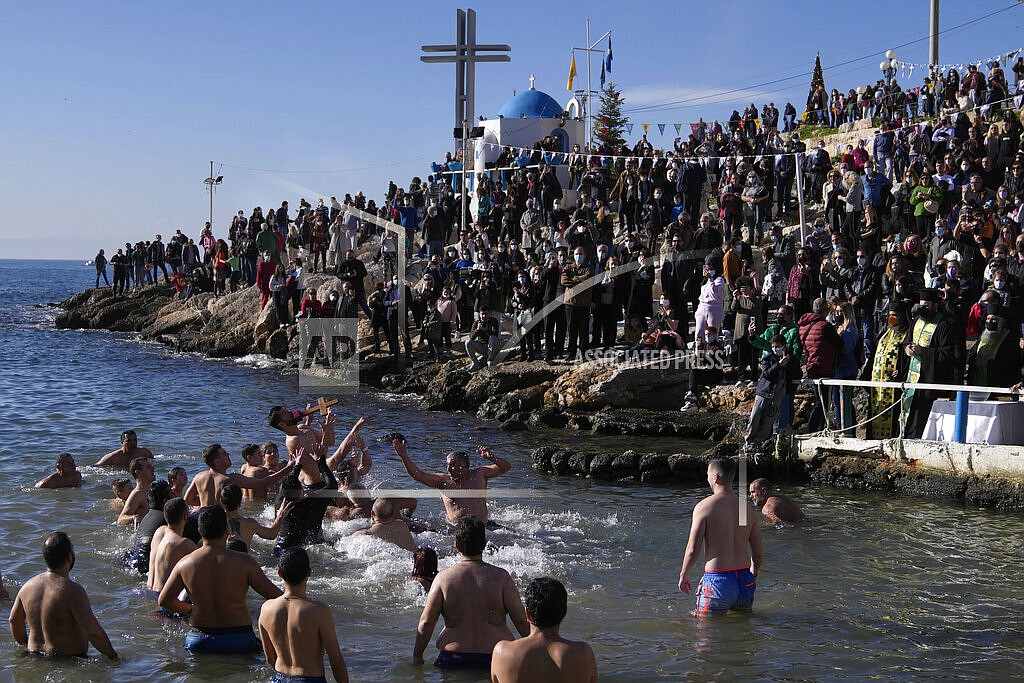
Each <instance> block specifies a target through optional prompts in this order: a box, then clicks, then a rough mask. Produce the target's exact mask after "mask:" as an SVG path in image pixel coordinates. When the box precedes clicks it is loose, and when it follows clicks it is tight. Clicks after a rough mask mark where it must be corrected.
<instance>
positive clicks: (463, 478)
mask: <svg viewBox="0 0 1024 683" xmlns="http://www.w3.org/2000/svg"><path fill="white" fill-rule="evenodd" d="M391 445H392V446H394V447H395V453H396V454H398V457H399V458H401V459H402V464H403V465H405V470H406V471H407V472H408V473H409V476H411V477H412V478H413V479H415V480H416V481H418V482H419V483H421V484H425V485H426V486H429V487H431V488H435V489H441V491H442V495H441V499H442V500H443V501H444V509H445V512H446V513H448V521H449V522H451V523H452V524H455V523H457V522H458V521H459V520H460V519H462V518H464V517H468V516H470V515H472V516H473V517H476V518H477V519H479V520H480V521H481V522H483V523H484V524H487V525H488V526H492V525H491V524H489V523H488V520H487V498H486V497H485V493H484V492H485V491H486V490H487V480H488V479H491V478H493V477H497V476H498V475H501V474H505V473H506V472H508V471H509V470H511V469H512V465H511V464H510V463H509V461H508V460H505V459H504V458H499V457H498V456H496V455H494V454H493V453H491V449H490V448H488V447H487V446H479V447H477V449H476V450H477V452H478V453H479V454H480V457H482V458H484V459H485V460H488V461H490V463H491V464H490V465H485V466H484V467H474V468H472V469H470V467H469V454H468V453H466V452H465V451H452V452H451V453H449V454H448V458H447V464H448V472H447V474H441V473H437V474H431V473H429V472H424V471H423V470H421V469H420V468H419V467H417V466H416V464H415V463H414V462H413V461H412V460H410V459H409V451H408V450H406V447H405V442H404V441H399V440H397V439H396V440H395V441H393V442H392V444H391ZM453 490H462V491H466V492H467V493H470V494H471V495H469V496H466V497H462V496H459V495H453V494H451V493H448V492H449V491H453Z"/></svg>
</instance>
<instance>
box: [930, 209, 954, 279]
mask: <svg viewBox="0 0 1024 683" xmlns="http://www.w3.org/2000/svg"><path fill="white" fill-rule="evenodd" d="M956 244H957V243H956V240H955V239H954V238H953V235H952V234H951V233H950V231H949V228H948V227H947V225H946V221H945V220H944V219H941V218H937V219H936V220H935V232H933V233H932V237H931V240H930V241H929V242H928V259H927V271H928V275H929V276H931V277H933V278H935V277H938V275H939V273H937V272H936V271H935V264H936V262H937V261H939V260H940V259H942V258H943V257H944V256H945V255H946V254H947V253H949V252H950V251H952V250H953V249H955V248H956Z"/></svg>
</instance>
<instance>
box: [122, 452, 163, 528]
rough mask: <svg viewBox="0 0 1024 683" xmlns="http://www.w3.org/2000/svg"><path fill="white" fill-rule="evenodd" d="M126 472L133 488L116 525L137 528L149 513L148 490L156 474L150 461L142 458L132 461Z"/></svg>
mask: <svg viewBox="0 0 1024 683" xmlns="http://www.w3.org/2000/svg"><path fill="white" fill-rule="evenodd" d="M128 471H129V472H130V473H131V475H132V476H133V477H134V478H135V488H134V489H132V492H131V493H129V494H128V498H127V499H126V500H125V501H124V507H123V508H122V509H121V514H119V515H118V516H117V523H118V524H120V525H122V526H125V525H127V524H134V525H135V526H136V527H137V526H138V525H139V522H141V521H142V518H143V517H145V516H146V513H147V512H149V488H150V487H151V486H152V485H153V481H154V480H155V479H156V472H154V471H153V463H152V462H151V461H150V459H149V458H146V457H142V456H140V457H138V458H135V459H134V460H132V463H131V465H129V466H128Z"/></svg>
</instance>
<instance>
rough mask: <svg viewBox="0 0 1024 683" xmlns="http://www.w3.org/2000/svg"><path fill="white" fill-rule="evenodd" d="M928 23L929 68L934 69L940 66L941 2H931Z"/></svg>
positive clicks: (932, 0) (934, 0)
mask: <svg viewBox="0 0 1024 683" xmlns="http://www.w3.org/2000/svg"><path fill="white" fill-rule="evenodd" d="M929 19H930V20H929V22H928V33H929V36H930V38H929V40H928V66H929V67H931V68H932V69H934V68H935V67H936V66H938V64H939V0H931V11H930V12H929Z"/></svg>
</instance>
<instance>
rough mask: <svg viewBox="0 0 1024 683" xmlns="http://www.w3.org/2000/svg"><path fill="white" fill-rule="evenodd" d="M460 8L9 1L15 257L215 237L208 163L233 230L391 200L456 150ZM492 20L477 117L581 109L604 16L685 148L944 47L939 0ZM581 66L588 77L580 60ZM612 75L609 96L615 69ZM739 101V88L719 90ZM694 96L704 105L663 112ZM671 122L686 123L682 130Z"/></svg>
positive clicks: (5, 242)
mask: <svg viewBox="0 0 1024 683" xmlns="http://www.w3.org/2000/svg"><path fill="white" fill-rule="evenodd" d="M1014 5H1016V3H1013V2H1010V0H971V1H970V2H963V1H958V2H954V1H952V0H943V3H942V16H941V28H943V29H948V28H950V27H953V26H955V25H958V24H962V23H964V22H967V21H970V20H972V19H975V18H977V17H980V16H983V15H985V14H988V13H991V12H995V11H997V10H1000V9H1002V8H1005V7H1011V6H1012V8H1011V9H1008V10H1007V11H1003V12H1000V13H998V14H996V15H995V16H993V17H991V18H988V19H985V20H983V21H980V22H978V23H974V24H971V25H969V26H966V27H963V28H960V29H957V30H951V31H947V32H946V33H944V34H943V35H942V38H941V46H940V62H942V63H959V62H966V61H970V60H977V59H981V58H984V57H989V56H992V55H995V54H998V53H1002V52H1007V51H1010V50H1013V49H1016V48H1018V47H1021V46H1022V45H1024V34H1022V32H1021V30H1020V29H1021V24H1022V21H1024V6H1020V5H1016V6H1014ZM460 6H462V7H466V6H467V5H465V4H463V5H460V4H458V3H452V2H447V1H443V2H416V3H412V2H405V1H404V0H397V1H395V2H391V3H378V2H358V3H357V2H348V1H344V2H342V1H338V2H316V3H312V2H301V1H297V2H290V3H281V2H259V1H257V2H247V3H241V2H224V3H210V2H203V3H198V2H174V3H156V2H104V3H81V2H49V3H24V2H22V3H9V4H8V5H6V6H5V10H4V20H3V22H2V25H0V63H2V64H3V65H4V67H3V69H2V71H0V86H2V92H3V94H4V103H3V106H2V107H0V154H2V158H3V162H2V163H0V199H2V203H3V206H4V217H3V223H2V228H0V257H8V258H29V257H37V258H76V259H77V258H81V259H83V260H84V259H88V258H91V257H92V256H93V255H94V254H95V253H96V251H97V249H99V248H100V247H104V248H106V249H108V250H109V249H111V248H115V247H116V245H117V244H118V243H122V244H123V243H124V242H125V241H126V240H129V239H130V240H132V241H135V240H138V239H147V238H152V236H153V235H154V234H155V233H156V232H162V233H163V234H164V235H165V236H166V235H167V234H168V233H171V232H173V230H174V229H175V228H179V227H180V228H182V229H183V230H184V231H185V232H186V234H189V235H192V236H197V234H198V231H199V229H200V228H201V227H202V224H203V221H204V220H206V216H207V213H208V210H209V207H208V199H207V194H206V188H205V186H204V185H203V182H202V181H203V179H204V178H205V177H206V176H207V175H208V173H209V161H210V160H211V159H212V160H214V161H216V162H217V165H216V166H215V173H216V174H223V176H224V183H223V185H222V186H221V187H220V188H219V189H218V191H217V194H216V197H215V213H214V232H215V234H216V235H218V236H219V235H222V234H224V233H225V232H226V223H227V221H228V219H229V217H230V216H231V215H232V214H233V213H234V212H235V211H237V210H238V209H245V211H246V212H247V213H248V212H249V210H250V209H251V208H252V207H253V206H255V205H257V204H259V205H262V206H263V207H264V208H266V207H268V206H278V205H279V204H280V202H281V200H283V199H288V200H289V201H290V202H291V203H292V204H297V200H298V198H299V197H300V196H303V197H306V198H307V199H310V200H311V201H313V202H315V200H316V199H317V197H320V196H324V197H327V196H330V195H331V194H334V195H337V196H338V197H339V198H340V197H341V196H343V195H344V193H345V192H355V191H356V190H360V189H361V190H363V192H364V193H366V194H367V195H368V196H370V197H379V196H380V195H381V194H382V193H383V191H384V188H385V187H386V184H387V181H388V180H389V179H394V180H395V181H396V182H398V183H399V184H403V185H405V184H407V183H408V180H409V178H411V177H412V176H413V175H420V176H426V175H427V173H429V170H428V164H429V162H430V161H431V160H432V159H440V158H442V157H443V155H444V152H445V151H447V150H448V149H450V148H451V145H452V141H451V137H450V136H451V127H452V119H453V116H454V113H453V110H454V104H453V99H454V96H453V87H454V74H453V71H454V67H452V66H451V65H437V64H423V63H421V62H420V61H419V56H420V49H419V48H420V45H423V44H432V43H448V42H453V40H454V30H455V10H456V8H458V7H460ZM824 8H827V9H824ZM833 8H834V9H833ZM475 9H476V10H477V12H478V28H477V39H478V41H480V42H482V43H507V44H509V45H510V46H511V47H512V52H511V56H512V62H511V63H508V64H482V65H480V66H478V68H477V98H476V109H477V113H478V114H484V115H493V114H494V113H495V112H497V110H498V109H500V108H501V105H502V104H503V103H504V102H505V101H506V100H507V99H508V98H509V97H510V96H511V95H512V92H513V91H514V90H523V89H525V88H527V87H528V85H529V77H530V74H536V76H537V88H538V89H540V90H544V91H546V92H548V93H549V94H551V95H552V96H553V97H555V98H556V99H557V100H559V101H566V99H567V95H568V93H567V91H566V90H565V84H566V77H567V75H568V67H569V54H570V47H572V46H580V45H582V44H583V43H584V38H585V35H584V30H585V25H584V19H585V17H586V16H587V15H588V14H589V16H590V19H591V33H592V36H593V37H595V38H596V37H597V36H599V35H601V34H602V33H604V32H605V31H606V30H608V29H611V30H612V31H613V39H612V41H613V49H614V61H613V65H612V74H611V76H612V79H613V80H614V81H615V83H616V84H618V85H619V86H620V87H621V88H622V90H623V93H624V95H625V97H626V102H627V113H628V110H629V108H632V107H639V106H647V107H653V108H651V109H647V110H644V111H642V112H634V113H632V114H631V118H632V121H633V122H634V123H637V124H639V123H650V124H652V125H651V131H650V133H649V137H650V139H651V140H652V142H654V144H655V145H656V146H660V145H666V146H668V145H671V141H672V139H673V138H674V137H675V131H674V129H673V127H672V125H671V124H674V123H682V124H684V130H685V124H687V123H688V122H690V121H696V120H697V117H698V116H700V115H702V116H704V118H705V119H711V118H716V117H723V116H728V114H729V113H730V112H731V111H732V109H733V108H738V107H742V106H743V105H745V104H746V103H749V102H750V101H754V102H756V103H757V104H758V105H760V104H762V103H763V102H764V101H765V100H768V99H771V100H774V101H775V103H776V104H777V105H778V106H779V108H780V109H781V108H782V104H784V102H785V101H786V100H792V101H793V102H794V104H796V105H797V106H798V107H800V106H801V105H802V103H803V100H804V98H805V96H806V92H807V86H808V83H809V80H810V78H809V76H808V75H803V74H807V73H809V72H810V69H811V67H812V65H813V62H814V55H815V52H818V51H820V52H821V60H822V64H823V65H824V67H825V82H826V86H827V87H828V88H829V89H831V88H832V87H842V88H844V89H849V88H850V87H856V86H857V85H860V84H863V83H866V82H874V81H875V80H876V79H877V78H878V77H879V70H878V63H879V61H880V60H881V58H882V53H883V52H884V51H885V50H886V49H887V48H890V47H894V46H898V45H902V44H904V43H911V41H916V42H913V43H912V44H910V45H907V46H905V47H898V48H897V53H898V58H899V59H902V60H904V61H907V62H916V63H923V62H926V61H927V56H928V52H927V50H928V48H927V41H926V36H927V33H928V2H927V0H912V1H909V2H880V1H877V0H863V1H861V2H857V3H853V4H844V5H843V6H842V7H841V8H840V6H839V4H838V3H832V2H828V3H824V4H823V3H820V2H804V1H799V2H796V1H795V2H774V3H765V2H754V1H750V0H742V1H740V0H736V1H733V2H718V3H708V2H702V3H693V2H688V1H687V2H682V1H680V0H664V1H661V2H653V1H651V2H643V1H635V2H634V1H631V2H627V3H624V2H621V0H618V1H616V2H611V1H606V0H592V1H589V2H586V3H582V2H563V3H557V2H554V3H553V2H536V1H534V0H521V1H519V2H515V3H484V2H481V3H477V4H476V6H475ZM838 64H843V65H842V66H833V65H838ZM578 65H579V71H580V77H581V79H583V80H581V81H580V82H578V84H577V87H580V86H579V83H583V84H585V78H586V71H585V66H584V62H583V61H582V58H581V59H580V60H579V62H578ZM593 68H594V86H595V87H596V86H597V73H598V71H599V68H600V67H599V63H598V61H597V58H596V57H595V59H594V62H593ZM921 76H922V74H921V72H920V71H919V70H917V71H915V73H914V74H913V76H912V77H911V78H909V79H904V83H906V84H909V85H916V84H919V83H920V79H921ZM788 77H794V78H789V79H788V80H780V79H787V78H788ZM770 81H777V82H774V83H769V82H770ZM908 81H909V83H908ZM722 90H735V92H732V93H729V94H725V95H716V94H715V93H717V92H720V91H722ZM707 95H712V96H711V97H705V99H702V100H699V101H692V99H691V98H693V97H703V96H707ZM680 100H690V101H689V102H684V103H683V104H679V105H664V103H668V102H676V101H680ZM659 105H664V106H659ZM657 123H665V124H668V126H667V127H666V130H665V133H664V135H660V134H659V133H658V131H657V127H656V126H655V125H654V124H657ZM640 132H641V130H640V126H639V125H637V126H636V127H635V128H634V129H633V134H632V136H631V137H632V138H633V139H635V138H637V137H638V136H639V135H640ZM221 164H223V166H222V165H221ZM236 167H247V168H252V169H269V170H270V171H272V172H259V171H250V170H243V169H241V168H236ZM295 171H305V172H304V173H296V172H295ZM311 171H333V172H331V173H313V172H311Z"/></svg>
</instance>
